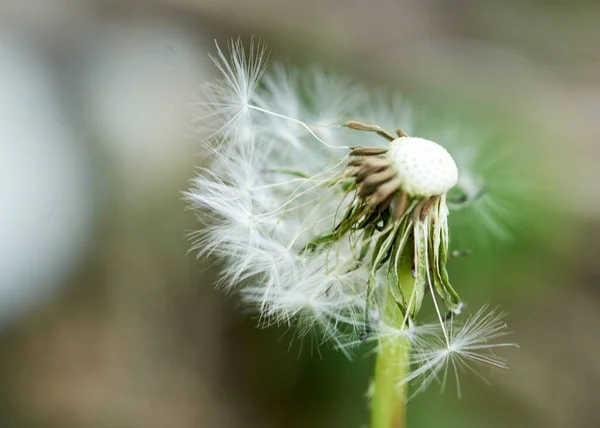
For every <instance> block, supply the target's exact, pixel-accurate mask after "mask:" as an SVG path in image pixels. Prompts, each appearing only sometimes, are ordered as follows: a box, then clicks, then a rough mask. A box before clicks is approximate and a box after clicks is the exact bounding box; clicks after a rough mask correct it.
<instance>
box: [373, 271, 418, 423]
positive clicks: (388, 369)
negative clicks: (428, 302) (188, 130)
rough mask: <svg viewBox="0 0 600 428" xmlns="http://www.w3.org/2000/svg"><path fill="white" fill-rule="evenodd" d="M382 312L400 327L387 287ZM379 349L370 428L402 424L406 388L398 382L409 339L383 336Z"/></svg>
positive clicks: (406, 362)
mask: <svg viewBox="0 0 600 428" xmlns="http://www.w3.org/2000/svg"><path fill="white" fill-rule="evenodd" d="M410 269H411V267H410V264H408V269H407V272H406V274H404V272H402V273H403V274H404V275H401V276H402V277H404V278H403V279H407V276H408V278H411V279H412V276H410V275H411V271H410ZM403 270H406V269H403ZM407 282H408V281H407ZM409 295H410V294H409ZM383 315H384V320H385V323H386V324H387V325H389V326H390V327H393V328H397V329H399V330H400V329H402V326H403V322H404V317H403V315H402V311H401V310H400V309H399V307H398V304H397V303H396V301H395V300H394V297H393V295H392V293H391V292H390V291H387V292H386V296H385V302H384V311H383ZM378 351H379V352H378V354H377V361H376V363H375V377H374V379H373V396H372V399H371V428H404V426H405V419H406V397H407V388H406V385H400V382H401V381H402V379H404V378H405V376H406V374H407V372H408V369H409V362H410V341H409V340H408V339H407V338H405V337H402V336H397V337H384V338H382V339H381V341H380V343H379V349H378Z"/></svg>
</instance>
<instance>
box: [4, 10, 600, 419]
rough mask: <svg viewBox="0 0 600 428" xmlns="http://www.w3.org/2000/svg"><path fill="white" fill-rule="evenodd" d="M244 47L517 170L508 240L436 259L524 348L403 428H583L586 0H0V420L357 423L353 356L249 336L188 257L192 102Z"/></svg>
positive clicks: (593, 361) (419, 404)
mask: <svg viewBox="0 0 600 428" xmlns="http://www.w3.org/2000/svg"><path fill="white" fill-rule="evenodd" d="M251 35H256V36H260V37H261V38H263V39H264V40H265V41H266V42H267V43H268V44H269V46H270V47H271V49H272V51H273V54H272V60H273V61H277V60H281V61H284V62H287V63H290V64H295V65H307V66H312V65H315V64H316V65H319V66H324V67H328V68H332V69H336V68H337V69H340V70H343V71H344V72H345V73H349V74H352V75H354V76H356V78H357V79H358V80H362V81H364V82H366V83H367V84H369V82H370V84H372V85H374V86H377V87H378V88H381V87H384V88H386V87H389V88H390V89H393V90H400V91H403V92H405V93H406V94H407V95H409V96H410V97H411V98H412V99H416V100H419V103H420V104H421V105H426V106H429V107H430V108H431V109H432V110H435V111H436V112H438V113H442V114H443V115H444V116H445V117H447V118H450V119H451V120H452V121H454V122H456V123H457V124H459V125H460V126H461V127H464V128H465V129H474V130H477V131H478V132H489V133H490V134H493V135H495V137H493V138H495V139H493V141H494V142H495V144H497V145H498V146H503V147H509V148H510V149H511V151H512V153H513V154H515V155H516V157H517V158H519V161H520V162H521V165H522V166H523V167H522V168H521V169H520V171H521V175H520V176H518V177H517V178H516V180H517V181H518V182H519V183H520V184H523V187H524V188H527V189H529V190H528V192H525V193H522V194H519V197H518V198H515V199H516V200H515V201H513V204H512V205H511V210H510V211H507V212H506V213H505V217H506V220H507V222H508V223H510V229H511V234H512V238H510V239H504V240H500V239H492V240H484V241H486V242H484V243H482V242H481V241H482V240H480V239H479V236H478V233H479V232H476V231H471V232H468V231H465V232H464V233H462V234H460V236H461V239H462V241H458V242H459V243H460V244H461V245H464V246H466V247H468V248H469V249H471V250H472V251H473V255H472V256H471V257H470V258H467V259H461V260H460V261H456V262H454V261H453V262H452V265H451V267H450V269H451V275H453V278H454V281H453V282H454V284H455V286H456V288H458V289H460V290H461V293H462V294H463V297H464V298H465V299H466V300H467V301H468V302H469V303H470V304H471V305H472V306H473V307H475V308H476V307H478V306H480V305H482V304H485V303H486V302H489V303H491V304H492V305H498V306H499V307H500V308H501V309H503V310H506V311H507V312H509V313H510V314H509V316H508V318H507V322H508V323H509V326H510V328H511V329H512V330H513V331H514V334H513V335H512V339H513V340H514V341H516V342H518V343H519V344H520V346H521V349H519V350H515V351H511V352H510V353H506V354H505V355H503V356H505V357H507V358H508V360H509V366H510V369H509V370H508V371H505V372H492V373H488V372H483V373H482V374H483V375H484V376H485V377H486V378H489V379H490V382H491V386H488V385H486V384H485V383H483V382H481V381H480V380H479V379H477V378H476V377H475V376H473V375H471V374H469V373H467V374H466V375H465V376H464V377H463V378H462V381H463V382H462V384H461V387H462V392H463V394H462V396H463V397H462V399H460V400H459V399H458V398H457V394H456V392H455V390H454V386H453V385H452V386H448V388H447V391H446V392H445V393H443V394H442V393H440V391H439V388H438V387H437V386H436V385H433V386H432V387H431V388H430V390H429V391H428V392H427V393H425V394H422V395H419V396H418V397H416V398H414V399H413V400H412V401H411V402H410V403H409V425H408V426H409V427H410V426H415V427H418V426H420V427H433V426H443V427H445V428H453V427H461V428H465V427H473V428H475V427H481V426H485V427H506V426H515V427H545V428H553V427H596V426H599V425H600V406H599V405H598V404H600V403H599V400H600V398H599V397H600V358H599V357H598V355H600V334H598V330H599V328H600V288H598V285H599V283H600V267H599V265H598V261H597V257H598V254H600V244H599V243H598V241H597V240H596V239H597V238H600V221H599V220H600V197H598V195H599V192H598V191H599V190H600V185H599V184H598V183H600V172H599V167H598V162H599V161H600V146H599V144H598V142H599V140H600V120H598V118H599V117H600V50H598V46H600V4H599V3H598V2H594V1H591V0H590V1H584V0H571V1H559V0H555V1H541V0H525V1H523V0H520V1H517V0H503V1H495V0H477V1H475V0H454V1H452V2H449V1H444V0H419V1H391V0H381V1H371V2H367V1H350V0H349V1H342V0H337V1H336V0H304V1H301V2H300V1H282V0H147V1H146V0H129V1H127V0H124V1H117V0H53V1H52V0H20V1H17V0H14V1H11V0H0V427H18V428H27V427H32V428H33V427H40V428H41V427H43V428H46V427H48V428H52V427H57V428H58V427H60V428H88V427H92V428H94V427H102V428H138V427H139V428H155V427H156V428H158V427H161V428H163V427H173V428H198V427H202V428H212V427H225V428H230V427H231V428H235V427H266V428H269V427H298V428H300V427H333V428H337V427H344V428H346V427H366V426H367V422H368V409H367V404H366V403H367V401H366V398H365V394H366V391H367V388H368V385H369V378H370V374H371V370H372V365H373V360H372V356H371V355H369V353H368V352H360V351H359V352H358V353H357V355H355V358H354V360H353V361H348V360H347V359H345V358H344V357H343V356H342V355H341V354H339V353H336V352H335V351H333V350H328V349H321V350H320V351H319V352H317V350H316V349H315V348H314V347H313V346H312V342H311V341H310V339H306V340H305V341H304V343H303V344H302V343H297V342H293V343H291V344H290V341H291V334H289V333H286V332H285V331H283V330H277V329H271V330H259V329H256V328H255V324H256V319H255V317H254V315H253V314H251V313H247V312H245V311H244V310H242V308H240V305H239V304H238V301H237V299H236V297H235V296H226V295H224V294H223V293H221V292H220V291H215V290H214V289H213V286H212V284H213V281H214V278H215V275H216V272H217V270H218V266H214V263H211V262H210V261H198V260H196V258H195V257H194V254H187V251H188V248H189V242H188V241H187V238H186V235H187V234H188V233H189V232H190V231H193V230H194V229H195V228H197V227H198V226H197V221H196V220H195V218H194V215H193V213H191V212H189V211H188V210H186V207H185V204H184V202H183V201H182V196H181V192H182V191H183V190H185V189H186V188H187V186H188V180H189V179H190V178H191V177H193V175H194V174H195V170H194V168H195V167H197V166H200V165H204V164H206V162H207V159H206V157H205V155H204V153H202V151H201V148H200V144H199V143H198V136H197V135H195V134H194V133H193V132H191V131H190V129H191V127H190V106H189V105H190V103H191V102H193V101H194V100H197V98H198V96H199V94H200V91H199V89H198V88H199V85H200V84H201V83H202V82H203V81H205V80H206V79H210V78H211V77H212V75H213V69H212V67H211V65H210V63H209V61H208V57H207V53H208V52H212V51H213V49H214V48H213V39H215V38H216V39H218V40H219V41H221V42H224V41H225V40H226V39H227V38H229V37H235V36H242V37H244V38H245V37H250V36H251ZM357 119H360V118H357ZM490 156H492V154H490ZM498 168H500V169H502V168H503V166H502V164H500V166H499V167H498ZM524 195H526V196H524ZM456 235H457V233H456V232H454V235H453V236H456ZM459 284H460V285H459Z"/></svg>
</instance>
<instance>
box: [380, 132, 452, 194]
mask: <svg viewBox="0 0 600 428" xmlns="http://www.w3.org/2000/svg"><path fill="white" fill-rule="evenodd" d="M387 155H388V158H389V159H390V160H391V161H392V162H393V164H394V166H395V168H396V169H397V172H398V177H399V178H400V179H401V180H402V189H403V190H405V191H406V192H407V193H408V194H409V195H411V196H422V197H430V196H434V195H443V194H444V193H446V192H448V190H450V189H452V188H453V187H454V186H455V185H456V183H457V182H458V168H457V166H456V163H455V162H454V159H452V156H450V153H448V151H446V149H445V148H443V147H442V146H440V145H439V144H437V143H434V142H433V141H429V140H426V139H424V138H416V137H400V138H396V139H395V140H394V141H392V142H391V143H390V145H389V148H388V153H387Z"/></svg>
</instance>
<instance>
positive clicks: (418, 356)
mask: <svg viewBox="0 0 600 428" xmlns="http://www.w3.org/2000/svg"><path fill="white" fill-rule="evenodd" d="M505 316H506V314H505V313H502V312H496V311H493V310H489V307H487V306H483V307H482V308H481V309H479V310H478V311H477V312H476V313H475V314H474V315H472V316H470V317H469V318H467V319H466V320H464V321H455V320H451V321H449V322H448V323H447V324H446V325H445V329H446V333H447V336H445V335H442V334H439V331H440V330H439V329H437V330H436V329H434V328H431V329H428V330H427V331H426V333H425V334H424V335H423V336H422V337H421V340H420V341H419V342H418V346H415V347H413V349H412V350H411V362H410V363H411V371H410V372H409V374H408V375H407V376H406V377H405V378H403V379H401V380H400V381H399V383H400V384H406V383H409V382H412V381H414V380H417V381H418V386H417V388H416V389H415V391H414V392H413V394H417V393H419V392H422V391H423V390H425V389H426V388H427V387H428V386H429V385H430V384H431V383H432V382H433V381H438V382H440V383H441V387H442V390H443V389H444V388H445V385H446V381H447V378H448V374H449V373H448V372H449V371H451V372H453V373H454V377H455V379H456V387H457V393H458V395H459V396H460V382H459V372H463V371H470V372H472V373H474V374H476V375H477V376H478V377H480V378H481V379H482V380H483V381H484V382H487V379H486V378H485V377H483V376H482V375H481V374H480V373H479V372H478V371H477V370H476V369H475V367H474V365H480V366H488V367H491V368H498V369H506V368H507V366H506V363H505V362H504V360H503V359H501V358H499V357H498V356H496V355H495V353H494V350H495V349H498V348H507V347H517V345H515V344H514V343H511V342H497V340H498V339H501V338H503V337H505V336H507V335H508V334H510V331H508V330H507V327H506V323H505V322H504V317H505ZM438 327H439V326H438ZM433 331H436V333H437V334H432V332H433Z"/></svg>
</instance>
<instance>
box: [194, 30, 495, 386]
mask: <svg viewBox="0 0 600 428" xmlns="http://www.w3.org/2000/svg"><path fill="white" fill-rule="evenodd" d="M217 49H218V53H217V55H216V56H215V57H214V58H213V60H214V62H215V64H216V66H217V68H218V70H219V71H220V73H221V76H220V78H219V79H218V80H217V82H216V83H212V84H210V85H209V86H208V91H207V95H206V97H207V98H206V99H207V100H208V101H205V102H202V103H200V104H199V105H198V107H199V109H200V110H201V111H202V115H201V116H200V117H199V118H198V124H203V125H202V126H200V128H201V129H202V132H203V135H206V134H207V132H206V131H209V132H208V135H209V136H210V137H209V138H208V139H207V140H206V141H205V142H204V144H205V147H206V149H207V150H209V151H210V152H211V153H212V154H213V156H214V160H213V164H212V166H211V167H210V168H208V169H204V170H202V171H201V173H200V174H199V175H198V176H197V177H196V178H195V179H194V181H193V184H192V187H191V189H190V190H189V191H188V192H187V193H186V198H187V199H188V201H189V203H190V204H191V205H192V206H193V207H194V208H196V209H197V210H198V212H199V216H200V218H201V220H202V221H203V223H204V227H203V229H202V230H200V231H199V232H197V233H196V234H195V235H194V238H195V245H194V249H195V250H196V251H198V254H199V256H200V257H205V256H207V255H209V254H212V255H214V256H217V257H219V258H221V259H223V260H224V262H223V271H222V280H221V284H222V286H223V287H225V288H227V289H237V290H239V292H240V294H241V296H242V299H243V300H244V301H245V302H246V303H247V304H249V305H250V306H252V307H254V308H256V309H257V310H258V312H259V314H260V324H261V325H263V326H268V325H273V324H276V325H278V324H285V325H292V324H296V325H297V326H298V328H299V332H300V334H306V333H309V332H312V331H315V330H317V331H320V332H321V337H322V338H323V341H328V342H333V343H335V344H336V345H337V346H338V347H339V348H341V349H344V350H345V349H347V347H348V346H352V345H355V344H358V343H361V341H360V340H358V334H359V332H360V331H362V330H363V328H364V320H365V313H364V312H365V300H366V281H367V277H368V274H369V270H370V267H369V266H368V263H365V264H361V263H360V262H359V261H358V253H359V252H360V251H359V250H360V249H358V248H355V245H353V242H352V239H351V238H350V239H342V240H340V241H339V242H337V243H335V244H333V246H332V247H331V248H330V249H329V250H327V251H321V252H318V251H315V252H311V251H304V250H305V249H306V246H307V244H308V243H309V242H310V241H311V240H312V239H314V238H315V237H316V236H319V235H321V234H323V233H325V232H327V231H330V230H331V229H332V228H333V226H334V225H335V224H336V223H337V221H339V217H340V216H341V215H342V214H343V212H344V209H345V207H346V206H347V204H348V203H349V202H350V200H349V197H348V196H347V195H346V194H345V193H344V190H343V186H342V185H341V183H338V185H331V181H332V180H341V178H340V177H341V175H340V174H341V172H342V171H343V170H344V167H345V164H346V163H347V158H346V155H347V154H348V148H349V147H350V146H353V145H361V146H384V145H385V144H387V142H385V141H384V140H383V139H381V138H380V137H378V136H376V135H373V134H369V133H363V132H357V131H353V130H348V129H343V128H342V127H340V125H341V124H342V123H344V122H346V121H347V120H350V119H361V120H363V119H364V121H365V122H367V121H371V122H372V123H374V124H377V125H381V126H382V127H384V126H386V125H387V126H389V127H390V128H391V129H395V128H397V127H402V128H403V129H404V130H405V131H406V132H408V133H413V132H417V131H418V130H417V129H416V128H417V127H415V124H414V123H413V122H411V121H410V120H409V119H410V118H411V117H412V111H411V110H410V109H408V108H407V107H406V105H405V104H403V103H400V102H398V99H393V100H392V103H391V104H390V103H389V101H388V102H385V100H384V99H383V98H382V96H380V95H377V94H376V95H373V94H370V93H369V92H367V91H366V90H364V89H362V88H360V87H358V86H357V85H355V84H352V83H350V82H349V80H348V79H346V78H344V77H340V76H337V75H329V74H327V73H324V72H322V71H320V70H316V69H313V70H303V71H299V70H294V69H291V70H288V69H284V68H281V67H275V68H274V69H273V70H271V71H270V72H269V73H267V74H265V75H264V76H263V71H264V69H265V67H264V59H265V58H266V52H265V49H264V46H263V45H261V44H256V45H252V48H251V50H250V55H246V54H245V53H244V50H243V47H242V45H241V43H240V42H232V43H230V44H229V50H230V52H229V54H230V55H229V56H228V55H226V54H225V53H224V52H222V51H221V50H220V49H219V48H218V46H217ZM370 115H373V117H369V116H370ZM394 120H395V121H397V123H393V121H394ZM394 127H395V128H394ZM440 137H441V138H439V139H438V138H436V141H441V140H442V139H443V135H440ZM412 140H414V141H417V139H411V141H412ZM428 143H430V146H428V147H429V149H430V151H429V152H427V153H433V157H431V158H430V159H426V162H425V163H426V167H427V171H425V172H426V174H429V176H428V177H429V178H430V179H431V180H429V181H428V182H427V183H425V188H418V183H416V184H415V183H413V185H414V186H417V187H416V188H415V189H416V190H417V194H428V193H432V192H433V193H435V192H436V191H438V190H440V189H441V190H444V192H445V191H446V190H447V189H448V188H450V187H452V186H453V185H454V184H456V181H457V170H456V165H455V164H454V161H453V160H452V157H450V155H449V154H448V153H447V152H446V151H445V149H443V148H442V147H441V146H439V145H437V144H436V143H433V142H428ZM433 144H435V148H431V145H433ZM442 151H443V152H442ZM417 152H418V153H417V155H419V153H421V152H419V150H417ZM393 153H394V152H393ZM393 153H392V155H393V156H397V157H398V159H399V161H400V162H404V161H405V160H406V158H405V157H403V156H405V154H401V153H400V152H398V153H395V154H393ZM440 153H443V154H444V156H443V159H442V162H441V165H442V167H443V171H442V172H441V175H440V176H439V177H438V176H435V177H434V175H435V174H437V172H435V171H434V169H435V168H436V167H437V166H438V164H439V162H438V160H439V159H438V157H437V155H438V154H440ZM421 154H422V153H421ZM412 155H414V153H412ZM446 155H447V157H445V156H446ZM413 172H415V171H413ZM415 174H416V172H415ZM415 174H413V176H411V177H412V179H413V181H414V180H416V179H417V178H418V177H416V175H418V174H416V175H415ZM411 177H409V176H407V177H405V178H406V179H409V178H411ZM442 187H443V189H442ZM444 215H445V214H444ZM336 219H337V221H336ZM444 219H445V217H444ZM444 221H445V220H444ZM484 327H485V325H484V326H481V325H479V324H477V323H475V325H474V324H473V323H471V324H469V323H467V324H466V325H465V326H464V327H462V328H459V327H457V326H455V327H454V330H452V333H451V334H450V336H451V338H452V341H451V342H449V343H450V345H452V344H453V345H455V346H457V343H459V341H457V340H454V339H456V338H457V337H459V336H460V331H462V330H464V331H465V334H466V335H467V336H468V335H469V334H471V337H476V334H478V333H477V329H478V328H479V330H481V337H483V338H487V336H486V333H487V331H488V330H485V328H484ZM434 328H435V330H436V333H435V334H436V335H439V337H442V338H443V337H445V336H446V335H447V333H446V331H444V330H442V329H441V328H440V324H437V326H436V327H432V326H429V325H425V326H413V327H412V328H411V329H409V331H407V332H405V331H402V332H399V334H405V333H406V334H410V335H412V336H414V343H417V344H420V345H419V346H418V347H417V348H416V349H418V350H419V352H418V360H417V361H416V362H417V363H418V364H419V365H422V366H423V367H425V368H424V369H421V370H420V371H419V369H416V371H415V373H416V374H415V375H412V376H411V377H410V378H411V379H413V378H419V377H422V376H421V375H422V374H426V373H429V372H430V371H431V370H432V369H435V370H438V369H436V367H435V364H434V362H433V361H434V360H435V361H440V362H441V363H446V362H448V359H445V360H444V359H440V358H439V356H438V354H435V353H434V352H435V351H436V350H437V349H439V346H438V345H439V343H437V342H435V343H434V345H435V346H433V345H432V346H428V344H431V343H432V342H431V341H428V340H425V339H427V338H431V337H433V333H431V332H432V329H434ZM461 329H462V330H461ZM392 330H393V329H392ZM396 333H398V332H396ZM390 334H395V333H394V332H392V331H390V329H389V328H386V327H385V325H381V328H380V331H379V332H378V336H376V335H375V336H372V337H371V338H370V340H372V339H373V338H377V337H381V336H382V335H386V336H389V335H390ZM453 334H454V336H452V335H453ZM421 335H423V338H421ZM412 336H411V337H412ZM436 337H437V336H436ZM446 342H448V341H446ZM461 343H462V342H461ZM465 343H467V345H465V346H466V347H463V348H462V349H463V350H465V351H468V346H470V345H469V343H470V342H468V341H467V342H465ZM461 355H463V354H461ZM464 355H466V354H464ZM436 373H437V372H436ZM430 379H431V378H430V377H427V376H426V377H425V381H426V382H425V383H429V382H430Z"/></svg>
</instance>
